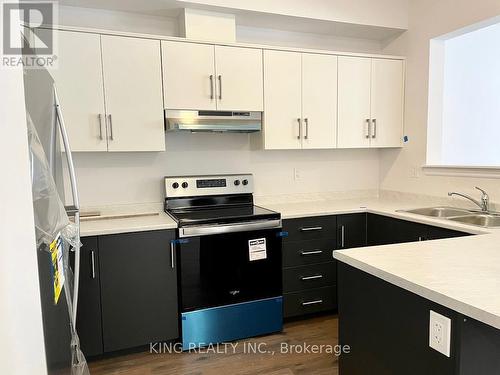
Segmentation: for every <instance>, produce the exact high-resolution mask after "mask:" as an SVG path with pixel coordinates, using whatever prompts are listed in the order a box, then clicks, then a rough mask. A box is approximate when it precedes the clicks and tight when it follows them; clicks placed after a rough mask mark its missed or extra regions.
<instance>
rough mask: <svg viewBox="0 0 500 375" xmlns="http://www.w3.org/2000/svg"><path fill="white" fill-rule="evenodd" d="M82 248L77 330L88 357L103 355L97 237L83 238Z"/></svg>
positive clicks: (83, 349)
mask: <svg viewBox="0 0 500 375" xmlns="http://www.w3.org/2000/svg"><path fill="white" fill-rule="evenodd" d="M81 242H82V247H81V248H80V285H79V289H78V312H77V317H76V330H77V332H78V336H79V338H80V344H81V347H82V351H83V353H84V354H85V355H86V356H94V355H99V354H102V353H103V347H102V323H101V290H100V282H99V251H98V247H97V237H83V238H82V239H81Z"/></svg>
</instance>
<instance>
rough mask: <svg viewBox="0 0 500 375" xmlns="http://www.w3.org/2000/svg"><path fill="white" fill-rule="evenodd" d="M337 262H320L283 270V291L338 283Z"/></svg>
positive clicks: (294, 290)
mask: <svg viewBox="0 0 500 375" xmlns="http://www.w3.org/2000/svg"><path fill="white" fill-rule="evenodd" d="M336 280H337V263H336V262H329V263H320V264H312V265H309V266H301V267H294V268H285V269H284V270H283V292H284V293H288V292H297V291H299V290H306V289H314V288H320V287H324V286H331V285H334V284H336Z"/></svg>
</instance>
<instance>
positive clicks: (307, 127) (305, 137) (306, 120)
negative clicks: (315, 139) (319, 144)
mask: <svg viewBox="0 0 500 375" xmlns="http://www.w3.org/2000/svg"><path fill="white" fill-rule="evenodd" d="M304 122H305V123H306V135H305V136H304V139H307V138H309V119H308V118H307V117H306V118H305V119H304Z"/></svg>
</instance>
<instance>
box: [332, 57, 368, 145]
mask: <svg viewBox="0 0 500 375" xmlns="http://www.w3.org/2000/svg"><path fill="white" fill-rule="evenodd" d="M338 59H339V60H338V69H339V76H338V80H339V84H338V90H339V91H338V125H337V128H338V134H337V137H338V141H337V145H338V147H339V148H362V147H370V138H369V131H370V129H369V121H370V118H371V117H370V82H371V63H372V62H371V59H370V58H362V57H347V56H340V57H339V58H338Z"/></svg>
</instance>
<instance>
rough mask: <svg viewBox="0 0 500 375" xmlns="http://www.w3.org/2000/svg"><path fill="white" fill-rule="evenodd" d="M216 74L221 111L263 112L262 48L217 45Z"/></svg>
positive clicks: (218, 103)
mask: <svg viewBox="0 0 500 375" xmlns="http://www.w3.org/2000/svg"><path fill="white" fill-rule="evenodd" d="M215 72H216V76H217V90H216V91H217V109H218V110H223V111H240V110H241V111H262V110H263V107H264V103H263V102H264V77H263V73H262V50H261V49H254V48H238V47H226V46H215Z"/></svg>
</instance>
